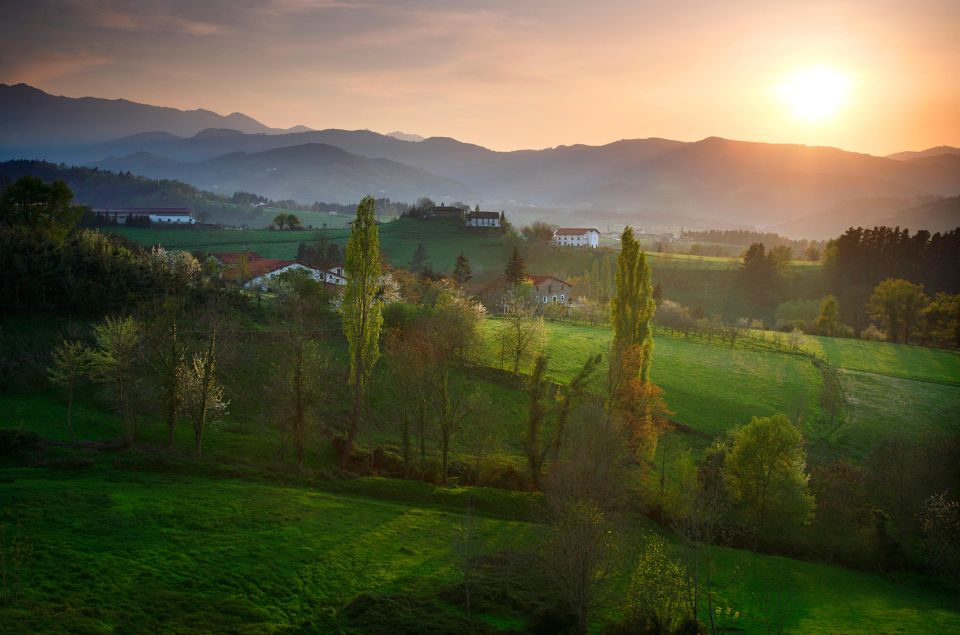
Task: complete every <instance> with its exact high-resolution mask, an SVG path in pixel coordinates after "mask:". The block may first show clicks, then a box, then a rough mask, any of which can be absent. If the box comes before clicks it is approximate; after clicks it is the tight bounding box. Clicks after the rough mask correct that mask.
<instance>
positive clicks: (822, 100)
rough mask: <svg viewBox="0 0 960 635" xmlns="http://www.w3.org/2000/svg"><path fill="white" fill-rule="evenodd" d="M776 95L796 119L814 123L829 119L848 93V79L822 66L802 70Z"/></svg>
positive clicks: (787, 79) (793, 75)
mask: <svg viewBox="0 0 960 635" xmlns="http://www.w3.org/2000/svg"><path fill="white" fill-rule="evenodd" d="M779 93H780V95H781V97H782V98H783V100H784V101H785V102H786V103H787V105H788V106H789V107H790V110H791V111H792V112H793V115H794V116H795V117H797V118H798V119H802V120H804V121H807V122H810V123H817V122H820V121H824V120H827V119H830V118H831V117H833V116H834V115H836V113H837V111H838V110H840V108H842V107H843V105H844V104H845V103H846V101H847V97H848V95H849V93H850V79H849V78H848V77H847V76H846V75H845V74H844V73H842V72H840V71H837V70H835V69H832V68H828V67H824V66H814V67H810V68H804V69H801V70H798V71H796V72H794V73H793V74H791V75H790V76H789V77H787V78H786V80H785V81H784V82H783V83H782V84H780V86H779Z"/></svg>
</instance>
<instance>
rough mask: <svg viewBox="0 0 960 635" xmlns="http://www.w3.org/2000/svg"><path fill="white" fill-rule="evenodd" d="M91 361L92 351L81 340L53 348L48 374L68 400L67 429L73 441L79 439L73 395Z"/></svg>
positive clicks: (87, 370)
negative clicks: (74, 420) (74, 424)
mask: <svg viewBox="0 0 960 635" xmlns="http://www.w3.org/2000/svg"><path fill="white" fill-rule="evenodd" d="M90 363H91V357H90V351H89V350H88V349H87V347H86V346H84V345H83V344H81V343H80V342H63V343H62V344H60V345H59V346H57V347H56V348H55V349H53V364H52V365H51V366H50V369H49V371H48V376H49V378H50V381H51V382H52V383H54V384H56V385H57V386H59V387H60V388H61V389H62V390H63V393H64V398H65V399H66V400H67V429H68V430H69V431H70V440H71V441H76V439H77V437H76V434H74V430H73V397H74V394H75V393H76V390H77V386H78V385H79V384H80V382H82V381H83V380H84V378H85V377H86V376H87V373H88V372H89V370H90Z"/></svg>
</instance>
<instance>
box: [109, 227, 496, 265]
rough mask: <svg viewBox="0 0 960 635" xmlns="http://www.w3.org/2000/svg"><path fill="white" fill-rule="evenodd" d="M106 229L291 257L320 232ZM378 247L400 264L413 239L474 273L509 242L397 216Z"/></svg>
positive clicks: (339, 233)
mask: <svg viewBox="0 0 960 635" xmlns="http://www.w3.org/2000/svg"><path fill="white" fill-rule="evenodd" d="M109 231H111V232H113V233H116V234H118V235H120V236H123V237H125V238H128V239H130V240H133V241H135V242H138V243H141V244H144V245H162V246H163V247H166V248H169V249H187V250H191V251H208V252H211V253H218V252H225V251H240V250H244V249H249V250H252V251H256V252H257V253H259V254H260V255H261V256H265V257H267V258H285V259H292V258H295V257H296V255H297V247H298V246H299V244H300V243H301V242H306V243H310V242H313V241H315V240H317V239H318V238H319V237H320V232H319V231H309V230H307V231H271V230H264V229H261V230H256V229H254V230H229V229H183V230H169V229H155V228H139V227H111V228H109ZM379 233H380V249H381V251H382V252H383V254H384V255H385V256H386V257H387V259H388V260H389V262H391V263H393V264H395V265H398V266H402V265H406V264H407V263H409V262H410V258H411V257H412V256H413V252H414V250H415V249H416V247H417V244H419V243H420V242H423V243H424V244H425V245H426V247H427V253H428V255H429V257H430V262H431V264H432V265H433V267H434V269H436V270H437V271H442V272H450V271H452V270H453V266H454V264H455V262H456V258H457V255H459V254H460V252H463V253H464V254H465V255H466V256H467V258H469V259H470V264H471V266H472V268H473V272H474V275H479V274H482V273H484V272H485V271H500V270H501V269H502V268H503V263H505V262H506V258H507V255H508V254H507V252H506V250H507V249H508V246H507V241H506V240H505V239H504V238H503V236H502V235H501V234H499V233H497V232H491V231H487V230H482V229H468V228H466V227H464V226H463V224H462V223H461V222H459V221H456V220H451V219H436V220H417V219H399V220H396V221H392V222H389V223H384V224H383V225H381V226H380V232H379ZM348 236H349V231H348V230H346V229H331V230H329V231H327V237H328V239H329V240H330V241H332V242H336V243H339V244H340V246H341V247H342V246H344V245H345V244H346V241H347V237H348Z"/></svg>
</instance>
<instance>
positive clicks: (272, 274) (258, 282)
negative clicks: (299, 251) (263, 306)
mask: <svg viewBox="0 0 960 635" xmlns="http://www.w3.org/2000/svg"><path fill="white" fill-rule="evenodd" d="M298 269H299V270H302V271H305V272H307V274H308V275H309V276H310V277H311V278H313V279H314V280H316V281H317V282H320V281H321V280H323V278H324V275H323V274H324V273H325V272H322V271H320V270H319V269H314V268H313V267H307V266H306V265H301V264H300V263H299V262H295V263H293V264H290V265H287V266H285V267H280V268H278V269H274V270H273V271H268V272H267V273H264V274H261V275H259V276H257V277H255V278H251V279H250V281H249V282H247V283H246V284H244V285H243V287H244V288H245V289H256V288H257V287H260V289H261V291H268V290H269V289H270V286H271V282H272V281H273V279H274V278H276V277H277V276H279V275H280V274H282V273H285V272H287V271H296V270H298Z"/></svg>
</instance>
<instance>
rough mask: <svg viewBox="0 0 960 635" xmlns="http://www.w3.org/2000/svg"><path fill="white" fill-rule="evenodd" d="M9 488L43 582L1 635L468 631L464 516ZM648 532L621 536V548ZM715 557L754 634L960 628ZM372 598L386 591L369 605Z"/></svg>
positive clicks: (175, 486) (216, 485)
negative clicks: (463, 593) (462, 587)
mask: <svg viewBox="0 0 960 635" xmlns="http://www.w3.org/2000/svg"><path fill="white" fill-rule="evenodd" d="M0 480H2V482H3V488H4V489H3V496H4V505H3V506H2V508H0V523H4V524H7V525H8V526H10V525H12V524H13V523H15V522H16V521H17V520H20V521H21V523H22V524H21V528H20V530H19V531H20V532H21V536H23V537H25V538H26V539H28V540H29V541H30V543H31V545H32V546H33V557H32V560H31V564H30V570H29V573H28V578H27V579H28V581H29V582H30V583H29V584H28V585H27V586H26V587H25V588H24V589H23V591H22V593H21V598H20V600H19V601H18V602H17V604H15V605H13V606H6V607H0V631H2V632H9V633H14V632H18V633H22V632H64V631H72V632H150V631H153V632H157V631H160V632H186V631H190V632H194V631H212V632H225V631H230V632H251V633H252V632H278V631H285V632H287V631H286V629H290V628H294V629H299V630H298V632H330V631H336V630H343V631H346V632H410V633H413V632H418V631H417V630H416V628H417V627H418V626H419V628H421V629H422V628H424V625H425V624H426V625H428V626H426V628H429V629H430V630H431V631H436V632H450V633H455V632H463V630H462V629H463V628H464V624H470V622H468V621H466V616H465V615H464V611H463V609H462V608H461V606H460V605H459V604H458V603H457V602H456V600H455V599H454V598H456V597H458V595H457V592H456V589H455V585H456V584H457V582H458V581H459V576H460V574H459V572H458V570H457V568H456V566H455V562H456V559H455V551H454V541H455V539H456V536H457V535H458V532H459V530H460V526H461V523H462V518H463V513H462V511H457V510H453V509H444V508H437V507H422V506H418V505H411V504H398V503H393V502H386V501H382V500H376V499H371V498H367V497H357V496H345V495H341V494H331V493H327V492H323V491H319V490H316V489H312V488H309V487H303V486H283V485H271V484H267V483H262V482H255V481H249V480H237V479H230V478H204V477H198V476H186V475H175V474H168V473H158V472H143V471H138V472H131V471H126V470H122V469H117V468H110V467H107V466H104V465H92V466H89V467H86V468H73V469H48V468H5V469H0ZM408 485H409V486H410V488H417V487H419V485H418V484H416V483H409V484H408ZM477 522H478V530H479V532H480V533H481V535H482V536H483V537H484V542H485V545H484V549H485V550H486V551H488V552H495V551H499V550H528V551H529V550H531V549H535V548H536V544H537V542H538V539H539V536H541V535H542V531H543V529H542V528H541V527H540V526H538V525H536V524H532V523H529V522H520V521H510V520H500V519H496V518H489V517H482V516H481V517H479V518H478V521H477ZM645 527H647V525H646V523H640V524H636V525H633V528H627V529H626V530H625V533H622V534H620V538H621V539H622V541H623V543H624V546H625V549H626V551H625V554H624V555H625V556H626V555H627V554H629V553H630V550H631V549H632V548H633V547H635V546H636V545H637V544H638V543H637V540H638V535H637V533H638V532H639V531H640V530H641V529H643V528H645ZM716 567H717V572H716V574H717V576H718V580H719V581H721V582H722V584H723V586H722V588H721V590H720V591H719V597H718V602H717V604H718V607H719V610H720V613H721V614H720V616H719V621H720V623H721V625H725V626H728V627H731V628H735V629H736V630H738V631H740V632H745V633H765V632H769V630H768V628H769V626H768V621H769V623H774V622H775V623H778V624H781V625H782V626H783V627H784V628H785V629H786V631H787V632H804V633H810V632H816V633H837V632H844V633H853V632H857V633H903V632H910V633H921V632H925V633H943V632H949V631H956V630H957V629H958V628H960V613H958V612H957V611H956V610H955V606H954V605H952V604H951V602H952V597H951V596H950V595H949V594H948V593H947V592H945V591H943V590H941V589H939V588H938V587H936V586H934V587H931V586H930V583H929V581H927V580H926V579H924V578H919V577H914V576H901V577H900V578H898V579H885V578H882V577H879V576H874V575H868V574H864V573H857V572H852V571H847V570H844V569H840V568H836V567H830V566H825V565H818V564H812V563H804V562H798V561H795V560H791V559H788V558H782V557H771V556H761V555H756V554H752V553H749V552H744V551H739V550H732V549H718V550H716ZM614 583H615V584H619V583H617V582H614ZM445 590H446V592H444V591H445ZM438 593H439V594H441V598H445V599H438V598H437V594H438ZM364 597H373V598H379V600H378V601H376V602H374V603H373V607H374V608H372V609H371V607H370V604H371V603H370V602H369V601H367V602H364ZM106 598H109V601H105V599H106ZM424 607H425V608H424ZM364 608H367V611H364V610H363V609H364ZM418 608H419V612H418ZM737 614H738V617H736V618H734V616H735V615H737ZM765 616H766V617H765ZM527 618H528V616H527V615H525V614H523V613H522V612H520V611H517V610H514V611H511V610H509V609H501V610H500V611H498V612H489V611H486V612H485V611H483V610H480V611H479V614H475V621H474V622H473V624H474V626H473V627H472V628H474V629H476V628H478V627H484V626H485V627H487V628H491V629H505V630H513V629H522V628H523V627H524V626H525V624H526V620H527ZM419 632H422V631H419Z"/></svg>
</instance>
